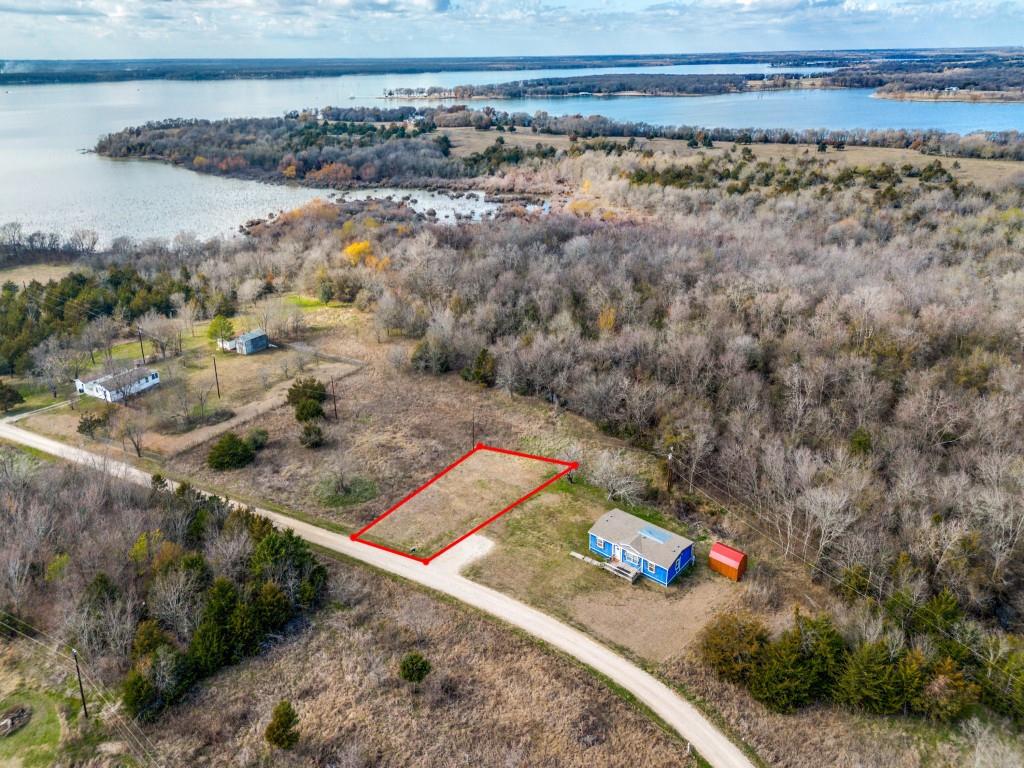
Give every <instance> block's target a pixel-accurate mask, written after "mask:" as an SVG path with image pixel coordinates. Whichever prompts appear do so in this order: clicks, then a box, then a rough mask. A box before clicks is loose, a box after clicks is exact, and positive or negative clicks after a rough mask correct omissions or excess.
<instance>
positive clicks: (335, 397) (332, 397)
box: [331, 376, 338, 421]
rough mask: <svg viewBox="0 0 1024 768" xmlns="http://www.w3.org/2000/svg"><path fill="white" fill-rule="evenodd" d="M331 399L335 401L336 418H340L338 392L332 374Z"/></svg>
mask: <svg viewBox="0 0 1024 768" xmlns="http://www.w3.org/2000/svg"><path fill="white" fill-rule="evenodd" d="M331 399H332V400H333V401H334V420H335V421H337V420H338V393H337V391H335V389H334V377H333V376H331Z"/></svg>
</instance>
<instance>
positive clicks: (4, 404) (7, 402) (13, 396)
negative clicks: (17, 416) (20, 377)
mask: <svg viewBox="0 0 1024 768" xmlns="http://www.w3.org/2000/svg"><path fill="white" fill-rule="evenodd" d="M24 402H25V398H24V397H22V396H21V392H19V391H18V390H16V389H15V388H14V387H12V386H11V385H10V384H7V383H6V382H3V381H0V411H3V412H4V413H7V411H9V410H11V408H13V407H14V406H16V405H20V404H21V403H24Z"/></svg>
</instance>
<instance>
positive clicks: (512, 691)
mask: <svg viewBox="0 0 1024 768" xmlns="http://www.w3.org/2000/svg"><path fill="white" fill-rule="evenodd" d="M333 570H334V577H333V579H332V592H333V596H334V599H335V607H334V608H332V609H327V610H325V611H323V612H321V613H320V614H318V615H316V616H315V617H314V619H313V625H312V626H311V627H310V628H308V629H307V630H305V631H303V632H302V633H300V634H299V635H296V636H294V637H292V638H290V639H288V640H286V641H284V642H282V643H281V644H279V645H277V646H276V647H274V648H273V649H272V650H270V651H269V652H268V653H267V654H265V655H264V656H261V657H259V658H256V659H253V660H251V661H248V662H245V663H244V664H242V665H239V666H238V667H235V668H231V669H228V670H225V671H224V672H222V673H220V674H219V675H218V676H217V677H216V678H214V679H213V680H212V681H210V682H209V683H208V684H204V685H203V686H202V688H201V689H200V690H199V691H198V692H197V693H196V694H195V695H193V696H192V697H190V699H189V700H188V701H187V702H186V703H184V704H182V705H179V710H180V716H179V712H178V711H176V710H171V711H169V712H168V713H166V714H165V715H164V716H163V717H162V719H161V720H160V722H159V723H158V724H156V725H155V726H151V727H148V728H147V733H148V735H149V737H150V738H152V739H153V740H154V741H155V742H156V744H157V746H158V748H159V749H160V750H161V751H162V752H163V753H164V754H165V755H166V756H167V759H168V761H169V764H173V765H191V766H219V765H227V764H231V765H240V766H264V765H273V766H300V765H301V766H335V768H364V767H365V768H369V767H370V766H374V767H379V768H391V767H392V766H393V767H395V768H398V767H402V768H405V767H406V766H408V767H409V768H413V767H418V766H423V767H424V768H426V767H428V766H429V767H430V768H435V767H436V766H481V767H483V766H530V767H531V768H547V767H550V768H562V767H565V768H573V767H576V766H578V767H579V768H599V767H601V766H609V768H610V767H611V766H616V765H620V764H621V759H622V755H624V754H627V755H643V756H644V762H645V764H647V765H651V766H654V767H658V768H661V767H663V768H680V767H682V768H685V766H691V765H694V764H695V763H694V762H693V760H692V758H689V757H687V756H686V754H685V747H684V745H683V744H682V743H680V742H679V741H678V740H676V739H675V738H673V737H672V736H669V735H668V734H666V733H664V732H663V731H661V730H660V729H659V728H658V727H657V726H655V725H654V724H653V723H652V722H651V721H650V720H648V719H647V718H646V717H644V716H643V714H641V713H640V712H638V711H636V710H634V709H633V708H632V707H631V706H629V705H627V704H626V703H625V702H623V701H622V700H621V699H619V698H618V697H616V696H615V695H614V694H613V693H612V692H611V691H610V690H609V689H608V688H607V687H605V686H604V685H602V684H600V683H598V682H597V681H595V680H594V679H593V678H592V677H591V676H590V675H589V674H588V673H587V672H585V671H584V670H583V669H581V668H579V667H578V666H576V665H575V664H573V663H572V662H570V661H568V660H567V659H565V658H563V657H561V656H559V655H556V654H553V653H549V652H546V651H545V650H543V649H542V648H541V647H539V646H538V645H536V644H535V643H533V642H531V641H529V640H526V639H524V638H522V637H521V636H519V635H517V634H515V633H513V632H511V631H509V630H507V629H503V628H502V627H500V626H499V625H497V624H495V623H494V622H490V621H487V620H485V619H483V618H481V617H480V616H478V615H477V614H475V613H474V612H473V611H471V610H469V609H464V608H460V607H458V606H455V605H452V604H450V603H448V602H445V601H441V600H436V599H433V598H431V597H429V596H428V595H426V594H424V593H423V592H420V591H419V590H415V589H410V588H409V587H408V586H407V585H404V584H401V583H399V582H397V581H393V580H391V579H388V578H386V577H382V576H379V575H376V574H373V573H370V572H368V571H365V570H363V569H360V568H356V567H351V566H344V567H342V566H338V567H336V568H334V569H333ZM414 650H415V651H418V652H420V653H422V654H423V655H424V656H426V657H427V658H428V660H429V661H430V662H431V666H432V671H431V672H430V674H429V676H428V677H427V679H426V680H425V681H424V682H423V683H422V684H421V685H420V686H418V687H415V686H410V685H409V684H407V683H404V682H402V681H401V680H400V678H399V677H398V674H397V667H398V663H399V660H400V659H401V657H402V656H403V655H404V654H406V653H408V652H410V651H414ZM280 699H289V700H290V701H291V702H292V704H293V705H294V707H295V709H296V711H297V712H298V715H299V720H300V724H299V732H300V739H299V743H298V745H297V747H296V748H295V749H294V750H293V751H291V752H282V751H279V750H274V751H271V748H270V747H269V746H268V745H267V744H266V743H265V742H264V740H263V730H264V729H265V728H266V725H267V723H268V721H269V719H270V711H271V709H272V708H273V706H274V704H276V703H277V701H279V700H280Z"/></svg>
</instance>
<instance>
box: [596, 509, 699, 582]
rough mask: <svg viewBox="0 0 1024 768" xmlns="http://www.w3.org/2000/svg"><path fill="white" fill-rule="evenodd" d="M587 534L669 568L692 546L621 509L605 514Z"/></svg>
mask: <svg viewBox="0 0 1024 768" xmlns="http://www.w3.org/2000/svg"><path fill="white" fill-rule="evenodd" d="M590 532H591V533H592V534H594V535H595V536H598V537H600V538H602V539H605V540H606V541H612V542H615V543H616V544H620V545H622V546H628V547H630V548H631V549H633V550H634V551H635V552H636V553H637V554H639V555H640V556H641V557H643V558H644V559H645V560H647V561H649V562H652V563H654V564H655V565H660V566H661V567H663V568H669V567H671V565H672V563H674V562H675V561H676V558H677V557H679V555H680V553H681V552H682V551H683V550H685V549H686V548H687V547H689V546H692V544H693V542H692V541H690V540H689V539H688V538H686V537H685V536H680V535H679V534H678V533H672V531H666V530H665V529H664V528H660V527H658V526H657V525H652V524H651V523H648V522H647V521H646V520H641V519H640V518H639V517H637V516H636V515H631V514H629V513H628V512H623V511H622V510H621V509H613V510H612V511H611V512H606V513H605V514H604V515H602V516H601V518H600V519H598V521H597V522H596V523H594V525H593V527H592V528H591V529H590Z"/></svg>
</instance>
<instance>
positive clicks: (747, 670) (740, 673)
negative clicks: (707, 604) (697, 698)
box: [698, 613, 768, 683]
mask: <svg viewBox="0 0 1024 768" xmlns="http://www.w3.org/2000/svg"><path fill="white" fill-rule="evenodd" d="M767 644H768V628H767V627H766V626H765V625H764V624H763V623H762V622H761V621H760V620H759V619H756V618H754V617H753V616H750V615H749V614H742V613H725V614H722V615H721V616H719V617H718V618H717V619H715V620H714V621H713V622H711V623H710V624H708V626H707V627H705V628H704V631H703V632H702V633H701V637H700V644H699V646H698V651H699V653H700V656H701V659H702V660H703V661H704V663H705V664H707V665H708V666H709V667H711V669H713V670H714V671H715V672H716V673H717V674H718V676H719V677H721V678H723V679H725V680H729V681H730V682H733V683H745V682H747V680H749V679H750V675H751V673H752V672H753V671H754V669H755V668H756V666H757V664H758V661H759V659H760V657H761V654H762V653H763V652H764V649H765V646H766V645H767Z"/></svg>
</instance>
